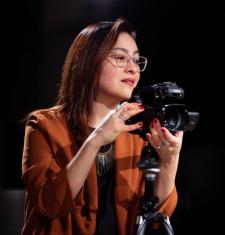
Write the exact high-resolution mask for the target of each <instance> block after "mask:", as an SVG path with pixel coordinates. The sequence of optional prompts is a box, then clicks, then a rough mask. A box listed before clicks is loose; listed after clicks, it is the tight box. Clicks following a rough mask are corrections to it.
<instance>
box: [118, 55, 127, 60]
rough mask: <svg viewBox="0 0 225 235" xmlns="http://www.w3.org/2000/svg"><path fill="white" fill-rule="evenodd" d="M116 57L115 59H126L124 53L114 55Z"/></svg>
mask: <svg viewBox="0 0 225 235" xmlns="http://www.w3.org/2000/svg"><path fill="white" fill-rule="evenodd" d="M116 59H117V60H121V61H124V60H126V56H124V55H117V56H116Z"/></svg>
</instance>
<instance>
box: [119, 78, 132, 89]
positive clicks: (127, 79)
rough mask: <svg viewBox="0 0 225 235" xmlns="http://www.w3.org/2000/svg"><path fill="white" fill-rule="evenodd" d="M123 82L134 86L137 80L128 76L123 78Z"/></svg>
mask: <svg viewBox="0 0 225 235" xmlns="http://www.w3.org/2000/svg"><path fill="white" fill-rule="evenodd" d="M121 82H123V83H125V84H126V85H128V86H132V87H133V86H134V83H135V80H134V79H130V78H126V79H123V80H121Z"/></svg>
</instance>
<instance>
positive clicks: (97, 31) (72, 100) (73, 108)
mask: <svg viewBox="0 0 225 235" xmlns="http://www.w3.org/2000/svg"><path fill="white" fill-rule="evenodd" d="M121 32H127V33H128V34H129V35H131V37H133V38H134V39H135V37H136V34H135V32H134V30H133V28H132V26H131V25H130V23H129V22H128V21H127V20H125V19H123V18H119V19H117V20H116V21H103V22H99V23H95V24H91V25H89V26H87V27H86V28H84V29H83V30H82V31H81V32H80V33H79V34H78V36H77V37H76V38H75V40H74V41H73V43H72V45H71V47H70V49H69V51H68V53H67V56H66V59H65V63H64V66H63V70H62V80H61V84H60V89H59V94H58V100H57V105H60V107H61V111H62V112H63V114H65V116H66V118H67V121H68V122H69V125H70V127H72V129H73V130H74V131H75V133H76V139H78V141H83V139H84V138H85V137H86V136H87V134H88V129H89V127H88V118H89V116H90V114H91V112H92V105H93V101H94V100H95V98H96V95H97V91H98V86H99V75H100V70H101V65H102V63H103V61H104V60H105V59H106V57H107V56H108V53H109V52H110V50H111V49H112V48H113V46H114V45H115V43H116V41H117V38H118V36H119V34H120V33H121Z"/></svg>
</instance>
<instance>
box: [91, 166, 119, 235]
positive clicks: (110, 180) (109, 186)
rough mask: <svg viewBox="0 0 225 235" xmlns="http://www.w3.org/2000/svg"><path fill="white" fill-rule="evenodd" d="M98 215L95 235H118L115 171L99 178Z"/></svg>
mask: <svg viewBox="0 0 225 235" xmlns="http://www.w3.org/2000/svg"><path fill="white" fill-rule="evenodd" d="M98 192H99V194H98V214H97V224H96V231H95V235H117V234H118V231H117V221H116V212H115V203H114V170H112V171H111V172H110V173H109V174H107V175H103V176H98Z"/></svg>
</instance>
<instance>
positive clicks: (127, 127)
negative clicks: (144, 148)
mask: <svg viewBox="0 0 225 235" xmlns="http://www.w3.org/2000/svg"><path fill="white" fill-rule="evenodd" d="M142 126H143V122H138V123H135V124H131V125H126V126H125V131H128V132H129V131H134V130H136V129H138V128H140V127H142Z"/></svg>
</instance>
